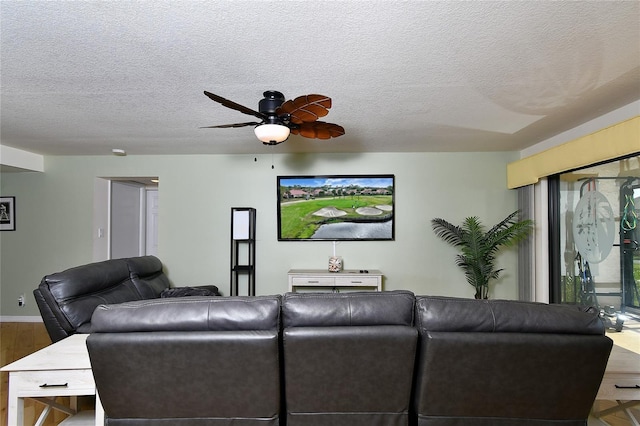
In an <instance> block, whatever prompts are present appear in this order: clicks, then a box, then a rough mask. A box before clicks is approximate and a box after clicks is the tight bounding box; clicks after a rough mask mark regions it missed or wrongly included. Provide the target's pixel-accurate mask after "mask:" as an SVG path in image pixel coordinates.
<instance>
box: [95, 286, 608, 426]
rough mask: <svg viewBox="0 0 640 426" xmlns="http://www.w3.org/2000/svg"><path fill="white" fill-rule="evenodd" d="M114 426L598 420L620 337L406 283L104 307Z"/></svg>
mask: <svg viewBox="0 0 640 426" xmlns="http://www.w3.org/2000/svg"><path fill="white" fill-rule="evenodd" d="M91 327H92V330H91V335H90V336H89V338H88V339H87V346H88V349H89V354H90V358H91V363H92V369H93V372H94V377H95V380H96V385H97V390H98V393H99V395H100V398H101V401H102V404H103V406H104V409H105V413H106V424H107V425H113V426H115V425H145V426H146V425H177V426H200V425H214V426H220V425H234V426H254V425H255V426H257V425H288V426H299V425H300V426H303V425H304V426H340V425H344V426H347V425H348V426H376V425H381V426H400V425H403V426H406V425H419V426H450V425H451V426H454V425H456V426H457V425H461V426H471V425H474V426H478V425H479V426H489V425H491V426H506V425H509V426H525V425H526V426H540V425H563V426H578V425H586V424H587V417H588V414H589V411H590V408H591V406H592V403H593V400H594V398H595V396H596V393H597V391H598V387H599V384H600V381H601V379H602V376H603V374H604V370H605V367H606V363H607V359H608V356H609V352H610V350H611V346H612V341H611V340H610V339H609V338H607V337H606V336H605V335H604V327H603V325H602V322H601V320H600V319H599V317H598V312H597V311H596V310H594V309H590V308H585V309H582V308H578V307H575V306H574V307H571V306H561V305H546V304H539V303H527V302H516V301H501V300H469V299H456V298H445V297H429V296H414V294H413V293H411V292H408V291H388V292H356V293H306V294H305V293H287V294H285V295H283V296H280V295H275V296H256V297H214V298H211V297H189V298H179V299H149V300H140V301H132V302H126V303H121V304H107V305H101V306H99V307H98V308H97V309H96V310H95V312H94V314H93V317H92V319H91Z"/></svg>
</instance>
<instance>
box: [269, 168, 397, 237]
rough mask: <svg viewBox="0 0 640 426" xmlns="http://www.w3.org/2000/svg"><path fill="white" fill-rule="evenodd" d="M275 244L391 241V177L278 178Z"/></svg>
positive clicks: (392, 194)
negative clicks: (276, 239) (290, 242)
mask: <svg viewBox="0 0 640 426" xmlns="http://www.w3.org/2000/svg"><path fill="white" fill-rule="evenodd" d="M277 189H278V241H385V240H387V241H389V240H394V239H395V226H394V216H395V176H394V175H382V174H381V175H322V176H278V177H277Z"/></svg>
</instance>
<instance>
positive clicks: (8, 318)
mask: <svg viewBox="0 0 640 426" xmlns="http://www.w3.org/2000/svg"><path fill="white" fill-rule="evenodd" d="M0 322H42V317H41V316H32V317H24V316H20V317H19V316H8V315H2V316H0Z"/></svg>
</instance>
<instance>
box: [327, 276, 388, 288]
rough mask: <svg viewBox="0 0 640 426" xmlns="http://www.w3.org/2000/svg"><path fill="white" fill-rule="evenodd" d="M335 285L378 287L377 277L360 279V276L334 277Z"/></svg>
mask: <svg viewBox="0 0 640 426" xmlns="http://www.w3.org/2000/svg"><path fill="white" fill-rule="evenodd" d="M336 285H343V286H366V287H369V286H371V287H377V286H378V278H377V277H362V276H359V275H358V276H354V277H336Z"/></svg>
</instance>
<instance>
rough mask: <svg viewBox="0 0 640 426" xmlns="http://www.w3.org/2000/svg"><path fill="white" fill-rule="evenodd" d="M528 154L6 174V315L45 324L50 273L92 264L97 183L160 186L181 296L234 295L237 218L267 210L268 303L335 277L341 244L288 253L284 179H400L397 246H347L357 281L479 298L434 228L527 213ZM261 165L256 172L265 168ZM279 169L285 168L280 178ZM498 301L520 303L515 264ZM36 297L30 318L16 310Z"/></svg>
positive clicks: (138, 161)
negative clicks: (22, 299)
mask: <svg viewBox="0 0 640 426" xmlns="http://www.w3.org/2000/svg"><path fill="white" fill-rule="evenodd" d="M517 158H518V157H517V153H514V152H500V153H376V154H273V155H271V154H268V155H259V156H257V157H255V156H253V155H251V156H248V155H198V156H127V157H112V156H91V157H85V156H65V157H55V156H53V157H45V172H44V173H37V172H20V173H3V174H2V175H1V180H0V193H1V194H2V195H6V196H15V197H16V213H17V218H16V224H17V230H16V231H15V232H1V233H0V262H1V263H0V267H1V271H0V299H1V301H0V315H1V316H3V317H10V316H38V315H39V312H38V310H37V307H36V306H35V301H34V299H33V295H32V291H33V289H34V288H36V287H37V285H38V283H39V282H40V279H41V278H42V277H43V276H44V275H46V274H49V273H52V272H57V271H60V270H63V269H66V268H69V267H72V266H76V265H80V264H84V263H89V262H91V261H92V260H93V254H92V248H93V237H94V233H95V231H94V229H93V199H94V194H93V192H94V181H95V178H96V177H117V176H158V177H159V178H160V186H159V189H160V218H159V257H160V259H161V260H162V261H163V263H164V264H165V267H166V272H167V273H168V275H169V278H170V279H171V281H172V283H173V285H204V284H216V285H218V286H219V287H220V288H221V290H222V291H223V293H224V294H228V292H229V235H230V218H231V212H230V209H231V207H255V208H256V209H257V228H256V229H257V261H256V267H257V277H256V285H257V293H258V294H274V293H284V292H285V291H287V275H286V274H287V270H289V269H291V268H314V269H324V268H326V267H327V259H328V256H330V255H331V252H332V243H331V242H278V241H277V239H276V221H277V218H276V176H278V175H314V174H317V175H321V174H322V175H323V174H381V173H382V174H394V175H395V176H396V200H395V202H396V217H395V221H396V222H395V230H396V239H395V241H381V242H343V243H339V244H338V245H337V253H338V254H339V255H341V256H343V258H344V264H345V267H346V268H348V269H380V270H381V271H382V272H383V273H384V275H385V281H384V288H385V289H387V290H395V289H408V290H411V291H414V292H415V293H417V294H433V295H451V296H460V297H473V289H472V287H471V286H469V285H468V284H467V283H466V281H465V279H464V275H463V274H462V272H461V271H460V270H459V269H458V268H457V267H456V266H455V265H454V256H455V253H456V250H455V249H454V248H452V247H449V246H447V245H446V244H445V243H444V242H442V241H441V240H439V239H437V238H436V237H435V235H434V234H433V232H432V231H431V226H430V220H431V219H432V218H434V217H442V218H445V219H447V220H449V221H451V222H454V223H457V222H460V221H461V220H462V219H463V218H465V217H467V216H471V215H475V216H479V217H480V219H481V220H482V221H483V222H484V223H485V224H487V225H493V224H494V223H495V222H497V221H499V220H501V219H502V218H504V217H505V216H506V215H507V214H508V213H510V212H512V211H513V210H515V209H516V208H517V194H516V192H515V191H511V190H508V189H507V187H506V165H507V163H508V162H510V161H514V160H516V159H517ZM255 159H257V161H254V160H255ZM272 164H273V166H274V168H273V169H272V167H271V166H272ZM500 264H501V265H500V266H502V267H504V268H506V271H505V272H503V278H502V279H501V281H500V282H499V283H498V284H497V285H496V286H495V288H494V290H493V291H492V297H493V298H507V299H514V298H517V285H516V281H515V280H516V256H515V253H514V252H507V253H504V254H503V255H501V256H500ZM23 293H24V294H25V295H26V296H27V305H26V306H25V307H23V308H19V307H18V306H17V305H18V304H17V298H18V296H19V295H20V294H23Z"/></svg>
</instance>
